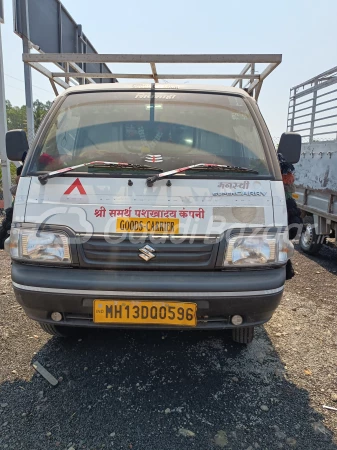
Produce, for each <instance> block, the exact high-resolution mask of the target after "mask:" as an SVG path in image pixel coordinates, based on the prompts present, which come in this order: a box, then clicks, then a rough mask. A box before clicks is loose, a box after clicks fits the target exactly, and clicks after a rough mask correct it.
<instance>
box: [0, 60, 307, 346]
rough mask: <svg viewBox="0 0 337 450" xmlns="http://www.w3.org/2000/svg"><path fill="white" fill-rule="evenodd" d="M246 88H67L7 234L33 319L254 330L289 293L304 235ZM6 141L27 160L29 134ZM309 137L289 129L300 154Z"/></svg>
mask: <svg viewBox="0 0 337 450" xmlns="http://www.w3.org/2000/svg"><path fill="white" fill-rule="evenodd" d="M42 56H43V55H42ZM245 78H247V77H245ZM255 78H256V77H255ZM247 90H248V92H249V89H247ZM247 90H243V89H240V88H236V87H219V86H216V85H208V86H204V85H190V84H188V85H186V84H182V85H175V84H160V83H149V84H122V83H114V84H96V83H91V84H85V85H83V86H79V87H74V88H70V89H67V90H66V91H64V93H63V94H61V95H59V96H58V97H57V98H56V100H55V102H54V104H53V106H52V108H51V110H50V111H49V113H48V114H47V117H46V118H45V120H44V122H43V124H42V126H41V127H40V129H39V131H38V133H37V136H36V138H35V141H34V143H33V144H32V145H31V147H30V148H29V151H28V155H27V158H26V161H25V164H24V168H23V171H22V176H21V179H20V182H19V186H18V190H17V194H16V198H15V207H14V214H13V224H12V229H11V234H10V238H9V240H8V242H7V249H8V251H9V252H10V255H11V258H12V280H13V287H14V291H15V295H16V298H17V300H18V302H19V303H20V305H22V307H23V308H24V310H25V312H26V313H27V315H28V316H29V317H30V318H32V319H34V320H36V321H38V322H39V323H40V324H41V326H42V328H43V329H44V330H45V331H48V332H50V333H51V334H54V335H58V336H67V335H71V334H73V333H74V331H76V330H78V329H82V327H88V328H92V327H104V328H116V327H117V328H127V327H129V328H147V329H152V328H157V329H158V328H159V329H192V328H196V329H220V330H226V329H232V330H233V339H234V341H237V342H241V343H249V342H250V341H251V340H252V338H253V332H254V327H255V326H257V325H260V324H263V323H264V322H266V321H268V320H269V319H270V318H271V316H272V314H273V312H274V311H275V309H276V308H277V306H278V304H279V303H280V300H281V297H282V292H283V289H284V283H285V279H286V268H285V266H286V263H287V261H288V259H289V257H290V256H291V255H292V252H293V246H292V244H291V242H289V240H288V233H287V225H288V223H287V210H286V201H285V194H284V188H283V183H282V178H281V173H280V168H279V163H278V159H277V154H276V151H275V147H274V145H273V142H272V139H271V137H270V134H269V132H268V129H267V127H266V124H265V122H264V120H263V117H262V115H261V113H260V111H259V108H258V106H257V102H256V100H255V99H254V98H253V97H252V96H251V95H249V93H248V92H247ZM6 141H7V155H8V158H9V159H10V160H13V161H19V160H21V158H22V154H23V152H24V151H26V150H27V149H28V144H27V139H26V135H25V133H24V132H23V131H21V130H16V131H11V132H9V133H8V134H7V137H6ZM300 147H301V140H300V136H299V135H296V134H294V133H285V134H284V135H283V136H282V138H281V142H280V146H279V151H280V152H282V154H283V155H284V156H285V157H286V159H288V161H289V162H297V161H298V159H299V156H300Z"/></svg>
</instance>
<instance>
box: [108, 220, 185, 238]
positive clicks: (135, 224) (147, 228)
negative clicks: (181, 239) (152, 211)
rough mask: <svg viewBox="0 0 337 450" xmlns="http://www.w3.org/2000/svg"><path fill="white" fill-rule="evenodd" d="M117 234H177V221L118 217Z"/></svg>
mask: <svg viewBox="0 0 337 450" xmlns="http://www.w3.org/2000/svg"><path fill="white" fill-rule="evenodd" d="M116 232H118V233H146V234H179V219H146V218H144V219H141V218H139V217H128V218H121V217H119V218H118V219H117V222H116Z"/></svg>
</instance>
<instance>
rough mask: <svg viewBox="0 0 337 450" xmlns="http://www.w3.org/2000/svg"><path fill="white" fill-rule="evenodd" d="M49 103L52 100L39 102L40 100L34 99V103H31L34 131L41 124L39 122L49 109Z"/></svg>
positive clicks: (50, 103)
mask: <svg viewBox="0 0 337 450" xmlns="http://www.w3.org/2000/svg"><path fill="white" fill-rule="evenodd" d="M51 105H52V102H50V101H48V102H46V103H42V102H40V100H35V102H34V105H33V111H34V126H35V131H37V129H38V128H39V126H40V125H41V122H42V120H43V118H44V116H45V115H46V114H47V112H48V111H49V109H50V107H51Z"/></svg>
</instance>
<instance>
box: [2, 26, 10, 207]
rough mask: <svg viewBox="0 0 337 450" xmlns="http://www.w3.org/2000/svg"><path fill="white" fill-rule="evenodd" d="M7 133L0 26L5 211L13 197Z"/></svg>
mask: <svg viewBox="0 0 337 450" xmlns="http://www.w3.org/2000/svg"><path fill="white" fill-rule="evenodd" d="M6 132H7V115H6V96H5V79H4V66H3V55H2V39H1V24H0V158H1V170H2V190H3V196H4V206H5V209H6V208H9V207H10V206H11V204H12V196H11V193H10V190H9V189H10V187H11V174H10V169H9V161H8V159H7V155H6Z"/></svg>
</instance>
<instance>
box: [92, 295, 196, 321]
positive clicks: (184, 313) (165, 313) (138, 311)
mask: <svg viewBox="0 0 337 450" xmlns="http://www.w3.org/2000/svg"><path fill="white" fill-rule="evenodd" d="M196 312H197V305H196V304H195V303H181V302H151V301H137V300H99V299H98V300H94V322H95V323H120V324H138V325H144V324H148V325H174V326H175V325H176V326H179V325H180V326H184V327H195V326H196V325H197V317H196Z"/></svg>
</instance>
